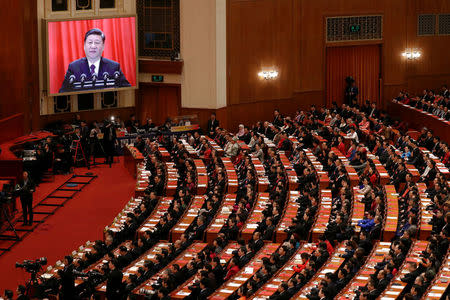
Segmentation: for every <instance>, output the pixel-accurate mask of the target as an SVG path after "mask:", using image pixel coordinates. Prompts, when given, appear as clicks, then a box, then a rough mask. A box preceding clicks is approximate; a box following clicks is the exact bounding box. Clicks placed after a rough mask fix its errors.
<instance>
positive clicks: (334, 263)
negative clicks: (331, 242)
mask: <svg viewBox="0 0 450 300" xmlns="http://www.w3.org/2000/svg"><path fill="white" fill-rule="evenodd" d="M344 253H345V246H344V245H342V244H340V245H338V246H337V247H336V249H335V250H334V253H333V255H332V256H331V257H330V258H329V259H328V261H327V262H326V263H325V264H324V265H323V266H322V267H321V268H320V270H318V271H317V272H316V274H315V275H314V277H313V278H311V279H310V280H309V281H308V283H307V284H305V285H304V286H303V287H302V288H301V289H300V291H298V292H297V294H295V296H294V297H293V299H308V298H307V297H306V296H307V295H308V294H309V292H310V291H311V290H312V289H313V288H315V287H317V286H318V285H319V283H320V281H321V280H322V279H325V274H327V273H336V272H337V270H338V269H339V268H340V267H341V266H342V264H343V263H344V261H345V259H344V258H342V257H341V255H343V254H344Z"/></svg>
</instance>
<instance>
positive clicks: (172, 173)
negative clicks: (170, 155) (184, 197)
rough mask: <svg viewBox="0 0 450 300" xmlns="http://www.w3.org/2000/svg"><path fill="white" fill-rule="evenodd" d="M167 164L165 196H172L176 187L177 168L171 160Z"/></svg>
mask: <svg viewBox="0 0 450 300" xmlns="http://www.w3.org/2000/svg"><path fill="white" fill-rule="evenodd" d="M166 166H167V179H166V180H167V183H166V196H174V195H175V193H176V192H177V187H178V178H179V176H178V169H177V168H175V164H174V163H173V162H168V163H166Z"/></svg>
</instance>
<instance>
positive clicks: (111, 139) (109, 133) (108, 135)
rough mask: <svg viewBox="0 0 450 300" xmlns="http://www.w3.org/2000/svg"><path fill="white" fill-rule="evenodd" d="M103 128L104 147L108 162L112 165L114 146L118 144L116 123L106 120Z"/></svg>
mask: <svg viewBox="0 0 450 300" xmlns="http://www.w3.org/2000/svg"><path fill="white" fill-rule="evenodd" d="M104 126H105V127H104V128H103V148H104V149H105V155H106V162H105V163H107V164H109V167H111V164H112V163H113V162H114V150H115V149H114V147H115V145H116V142H117V139H116V129H115V128H114V125H113V124H111V123H110V122H109V121H107V120H105V123H104Z"/></svg>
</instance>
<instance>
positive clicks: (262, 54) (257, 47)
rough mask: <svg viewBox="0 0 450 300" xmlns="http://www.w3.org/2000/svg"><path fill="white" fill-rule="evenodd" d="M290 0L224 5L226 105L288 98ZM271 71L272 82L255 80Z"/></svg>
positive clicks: (290, 25) (290, 39)
mask: <svg viewBox="0 0 450 300" xmlns="http://www.w3.org/2000/svg"><path fill="white" fill-rule="evenodd" d="M293 12H294V10H293V1H292V0H277V1H273V0H253V1H236V0H231V1H229V4H228V12H227V16H228V21H227V27H228V30H227V36H228V42H227V50H228V53H227V58H228V62H229V64H228V66H229V68H228V72H227V73H228V100H229V101H228V104H231V105H233V104H239V103H249V102H257V101H262V100H269V101H270V100H272V99H284V98H288V97H292V94H293V87H292V82H293V77H292V74H293V72H294V69H293V65H292V59H293V51H292V49H293V35H292V29H293ZM271 69H275V70H277V71H278V72H279V75H278V78H277V79H276V80H264V79H261V78H259V77H258V72H260V71H262V70H271Z"/></svg>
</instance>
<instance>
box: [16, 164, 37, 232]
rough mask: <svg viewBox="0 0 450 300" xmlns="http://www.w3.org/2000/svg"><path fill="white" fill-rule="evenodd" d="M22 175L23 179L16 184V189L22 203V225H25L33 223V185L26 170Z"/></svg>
mask: <svg viewBox="0 0 450 300" xmlns="http://www.w3.org/2000/svg"><path fill="white" fill-rule="evenodd" d="M22 176H23V179H22V181H21V182H20V183H19V184H18V186H17V189H16V190H17V192H18V194H19V197H20V203H21V204H22V211H23V225H24V226H27V225H33V193H34V191H35V186H34V183H33V182H32V181H31V178H30V177H29V174H28V172H27V171H24V172H23V174H22ZM27 220H28V221H27Z"/></svg>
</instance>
